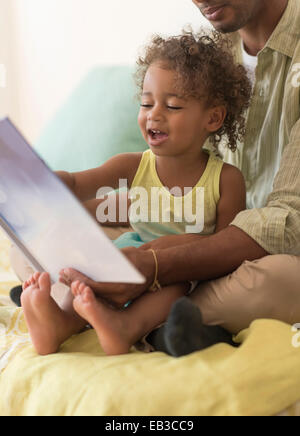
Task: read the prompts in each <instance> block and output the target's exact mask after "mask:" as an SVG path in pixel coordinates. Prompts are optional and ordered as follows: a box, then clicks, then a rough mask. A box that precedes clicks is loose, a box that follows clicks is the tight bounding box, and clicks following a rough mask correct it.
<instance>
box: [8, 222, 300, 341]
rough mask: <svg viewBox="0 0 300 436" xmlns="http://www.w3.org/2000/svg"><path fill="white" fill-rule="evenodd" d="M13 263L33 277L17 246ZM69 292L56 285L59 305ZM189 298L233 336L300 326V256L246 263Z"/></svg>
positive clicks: (113, 232) (114, 233) (23, 275)
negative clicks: (254, 325)
mask: <svg viewBox="0 0 300 436" xmlns="http://www.w3.org/2000/svg"><path fill="white" fill-rule="evenodd" d="M105 230H106V233H107V235H108V236H109V237H110V238H111V239H116V238H117V237H118V236H120V235H121V234H122V233H124V232H126V231H128V228H106V229H105ZM11 264H12V267H13V269H14V271H15V273H16V274H17V276H18V277H19V279H20V280H21V281H22V282H24V281H25V280H27V279H28V278H29V277H30V276H31V275H32V274H33V270H32V268H31V267H30V266H28V264H27V263H26V261H25V259H24V257H23V256H22V254H21V253H20V252H19V250H17V249H16V248H14V247H13V248H12V250H11ZM68 293H69V289H68V288H67V287H66V286H64V285H62V284H55V285H54V286H53V289H52V295H53V297H54V298H55V300H56V301H57V302H58V304H60V305H61V303H62V300H63V299H64V298H65V297H66V295H67V294H68ZM190 298H191V299H192V300H193V301H194V302H195V303H197V305H198V306H199V307H200V309H201V312H202V315H203V319H204V323H206V324H209V325H220V326H222V327H224V328H225V329H227V330H228V331H230V332H232V333H238V332H239V331H241V330H242V329H244V328H247V327H248V326H249V325H250V323H251V322H252V321H254V320H255V319H258V318H272V319H278V320H281V321H284V322H286V323H289V324H295V323H300V257H296V256H288V255H276V256H267V257H265V258H263V259H260V260H256V261H254V262H247V261H246V262H244V263H243V264H242V265H241V266H240V267H239V268H238V269H237V270H236V271H235V272H234V273H232V274H230V275H228V276H226V277H222V278H220V279H217V280H212V281H208V282H203V283H202V284H200V285H199V286H198V287H197V288H196V289H195V291H194V292H193V294H192V295H191V297H190Z"/></svg>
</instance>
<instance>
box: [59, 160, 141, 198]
mask: <svg viewBox="0 0 300 436" xmlns="http://www.w3.org/2000/svg"><path fill="white" fill-rule="evenodd" d="M141 158H142V153H124V154H119V155H117V156H114V157H112V158H111V159H109V160H108V161H107V162H106V163H105V164H103V165H102V166H100V167H98V168H94V169H91V170H87V171H82V172H78V173H72V174H70V173H67V172H64V171H59V172H57V173H56V174H57V175H58V176H59V177H60V178H61V180H62V181H63V182H64V183H65V184H66V185H67V186H68V187H69V188H70V189H71V191H72V192H73V193H74V194H75V195H76V197H77V198H78V199H79V200H80V201H81V202H86V201H88V200H93V199H95V198H96V194H97V192H98V190H99V189H100V188H103V187H109V188H112V190H114V189H118V188H119V181H120V179H126V180H127V184H128V188H130V187H131V184H132V182H133V179H134V176H135V174H136V172H137V169H138V166H139V164H140V161H141Z"/></svg>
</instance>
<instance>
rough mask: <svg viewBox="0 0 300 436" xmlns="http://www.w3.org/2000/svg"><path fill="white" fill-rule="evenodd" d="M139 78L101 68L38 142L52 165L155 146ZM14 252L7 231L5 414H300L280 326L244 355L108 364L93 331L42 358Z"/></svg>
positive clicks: (244, 339) (0, 347)
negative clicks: (141, 122) (15, 299)
mask: <svg viewBox="0 0 300 436" xmlns="http://www.w3.org/2000/svg"><path fill="white" fill-rule="evenodd" d="M131 72H132V69H131V68H130V67H128V68H127V67H112V68H97V69H95V70H94V71H92V72H91V73H90V74H89V75H88V77H87V78H86V79H84V81H83V82H82V83H81V84H80V85H79V86H78V89H76V90H75V91H74V93H73V94H72V95H71V96H70V98H69V99H68V101H67V102H66V104H65V105H64V106H63V107H62V108H61V110H60V111H59V112H58V114H57V115H56V116H55V117H54V119H53V120H52V121H51V122H50V124H49V125H48V126H47V127H46V129H45V131H44V132H43V134H42V135H41V137H40V139H39V141H38V142H37V144H35V146H36V149H37V151H38V152H40V154H42V156H43V158H44V159H45V160H46V161H47V163H48V164H49V165H50V167H52V168H53V169H55V170H59V169H60V170H66V171H79V170H84V169H87V168H89V167H92V166H96V165H97V164H101V163H102V162H104V161H105V160H106V159H107V158H109V157H110V155H113V154H117V153H121V152H123V151H137V150H140V151H141V150H143V149H144V148H145V144H144V143H143V141H142V138H141V136H140V133H139V132H138V128H137V124H136V116H137V112H138V104H137V102H134V100H133V97H132V96H133V95H134V89H133V83H132V80H131ZM107 98H108V100H109V106H108V105H106V106H105V111H104V110H103V107H102V103H103V101H105V99H107ZM117 106H118V108H119V110H118V112H117V113H116V111H115V107H117ZM99 120H101V123H100V122H99ZM111 132H114V134H113V135H112V134H111ZM83 144H84V147H83ZM103 144H104V145H105V146H104V145H103ZM9 249H10V242H9V241H8V240H7V239H6V237H5V236H4V235H3V234H2V233H1V232H0V392H1V395H0V415H1V416H193V415H196V416H205V415H208V416H223V415H225V416H253V415H260V416H272V415H281V416H299V414H300V401H299V400H300V348H298V347H296V346H293V345H292V343H293V342H292V341H293V339H294V338H295V332H292V330H291V326H289V325H287V324H284V323H282V322H279V321H275V320H263V319H261V320H256V321H255V322H253V324H252V325H251V326H250V327H249V329H247V330H244V331H243V332H241V333H240V334H239V335H238V336H237V338H236V340H237V341H238V342H240V344H241V345H240V347H239V348H232V347H230V346H229V345H225V344H218V345H216V346H214V347H212V348H210V349H207V350H205V351H203V352H198V353H193V354H191V355H190V356H186V357H182V358H180V359H174V358H171V357H169V356H167V355H165V354H163V353H158V352H155V353H150V354H145V353H142V352H140V351H137V350H136V349H134V348H133V349H132V350H131V352H130V354H128V355H123V356H114V357H107V356H105V354H104V353H103V351H102V350H101V348H100V346H99V343H98V341H97V337H96V334H95V332H94V331H93V330H88V331H85V332H84V333H82V334H80V335H76V336H73V337H72V338H70V339H69V340H68V341H67V342H66V343H65V344H63V346H62V347H61V349H60V352H59V353H57V354H55V355H51V356H45V357H41V356H38V355H37V354H36V352H35V350H34V348H33V346H32V344H31V341H30V337H29V335H28V332H27V329H26V325H25V322H24V317H23V312H22V309H20V308H17V307H16V306H14V305H13V304H12V303H11V301H10V299H9V297H8V294H9V290H10V289H11V288H12V287H13V286H16V285H18V284H19V282H18V278H17V277H16V276H15V274H14V272H13V271H12V269H11V265H10V261H9Z"/></svg>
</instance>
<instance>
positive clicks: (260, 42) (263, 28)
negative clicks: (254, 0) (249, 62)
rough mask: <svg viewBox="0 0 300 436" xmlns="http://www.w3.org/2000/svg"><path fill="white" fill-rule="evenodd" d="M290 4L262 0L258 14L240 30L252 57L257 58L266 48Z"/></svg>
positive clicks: (273, 0) (274, 0) (286, 0)
mask: <svg viewBox="0 0 300 436" xmlns="http://www.w3.org/2000/svg"><path fill="white" fill-rule="evenodd" d="M288 2H289V0H261V6H260V8H259V10H258V11H257V14H256V15H255V16H254V17H253V18H252V20H251V21H250V22H249V23H248V24H247V25H246V26H245V27H243V28H242V29H240V30H239V34H240V36H241V38H242V40H243V41H244V46H245V49H246V51H247V52H248V53H249V54H250V55H252V56H256V55H257V54H258V52H260V51H261V50H262V49H263V48H264V46H265V45H266V43H267V41H268V40H269V38H270V36H271V35H272V33H273V32H274V30H275V28H276V26H277V24H278V23H279V21H280V19H281V17H282V15H283V14H284V12H285V10H286V7H287V5H288Z"/></svg>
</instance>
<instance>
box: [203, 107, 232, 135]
mask: <svg viewBox="0 0 300 436" xmlns="http://www.w3.org/2000/svg"><path fill="white" fill-rule="evenodd" d="M226 115H227V110H226V107H225V106H216V107H213V108H211V109H210V110H209V116H208V120H207V125H206V128H207V130H208V131H209V132H210V133H213V132H217V131H218V130H219V129H220V128H221V127H222V126H223V123H224V121H225V118H226Z"/></svg>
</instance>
